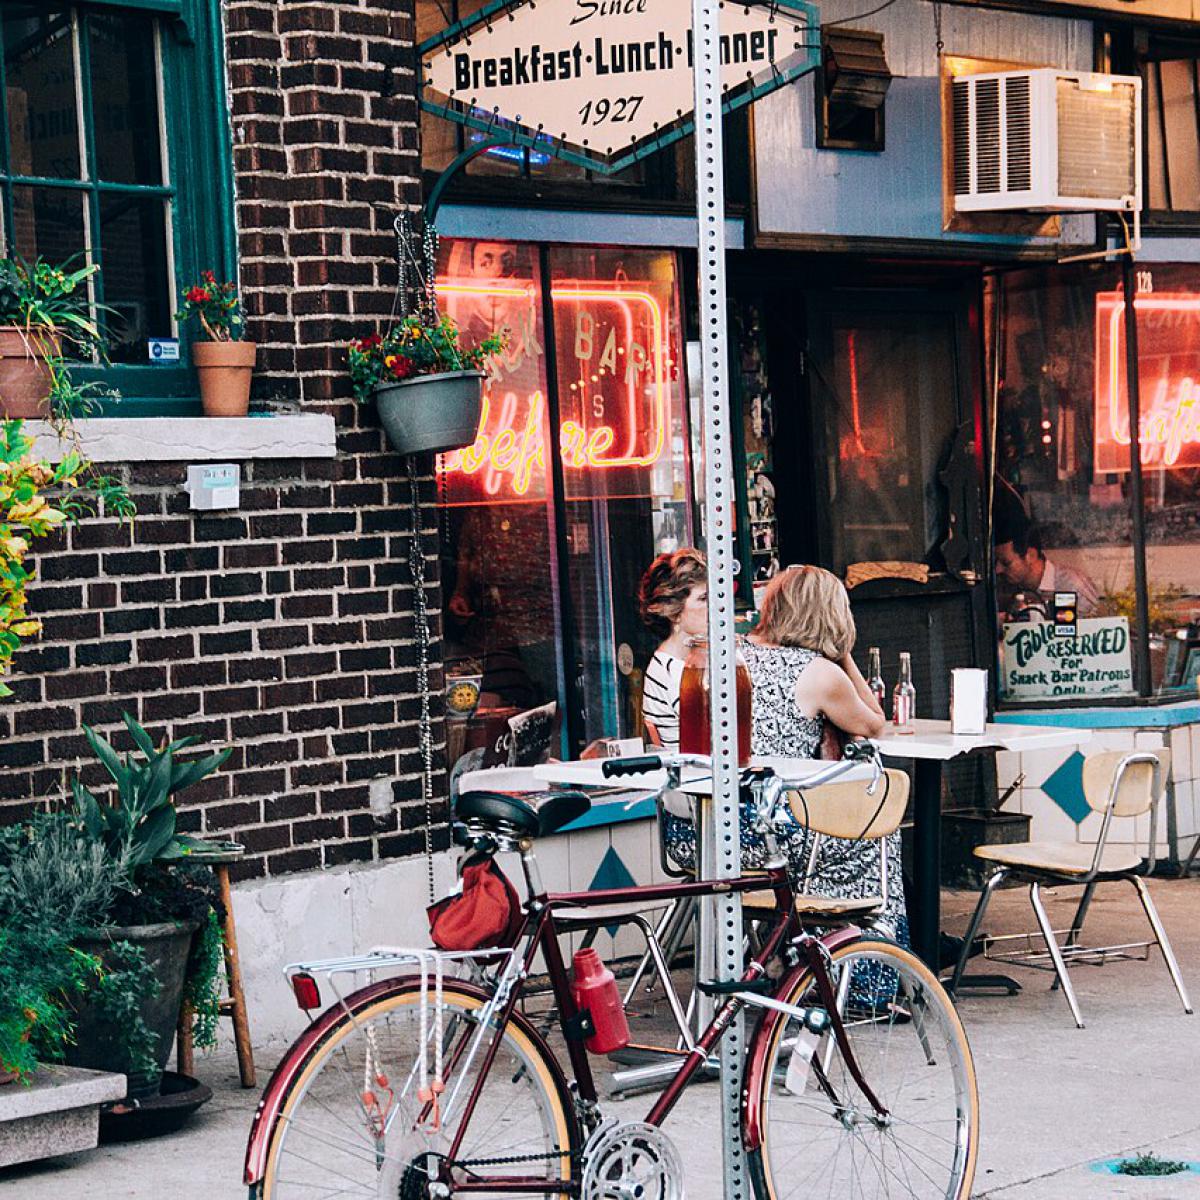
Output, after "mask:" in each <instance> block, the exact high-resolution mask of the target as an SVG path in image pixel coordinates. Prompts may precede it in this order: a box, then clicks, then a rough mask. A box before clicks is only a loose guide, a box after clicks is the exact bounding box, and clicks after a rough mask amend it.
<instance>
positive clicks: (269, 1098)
mask: <svg viewBox="0 0 1200 1200" xmlns="http://www.w3.org/2000/svg"><path fill="white" fill-rule="evenodd" d="M397 985H401V986H410V987H413V988H419V987H420V986H421V978H420V976H419V975H404V976H394V977H392V978H391V979H382V980H380V981H379V982H378V983H372V984H369V985H368V986H367V987H364V988H360V989H359V990H358V991H357V992H352V993H351V994H350V995H349V996H347V997H346V998H345V999H344V1000H341V1001H338V1002H336V1003H334V1004H331V1005H330V1006H329V1008H327V1009H326V1010H325V1011H324V1012H323V1013H322V1014H321V1015H320V1016H319V1017H317V1019H316V1020H315V1021H313V1023H312V1024H311V1025H309V1026H308V1028H307V1029H305V1030H304V1032H303V1033H301V1034H300V1036H299V1037H298V1038H297V1039H296V1040H295V1041H294V1042H293V1043H292V1044H291V1046H290V1047H289V1049H288V1052H287V1053H286V1054H285V1055H284V1056H283V1058H282V1060H281V1061H280V1063H279V1065H278V1066H277V1067H276V1068H275V1070H274V1072H273V1073H272V1075H271V1078H270V1080H269V1081H268V1083H267V1086H266V1088H265V1089H264V1090H263V1094H262V1098H261V1099H260V1100H259V1102H258V1107H257V1108H256V1109H255V1110H254V1120H253V1121H252V1122H251V1125H250V1136H249V1138H248V1140H247V1142H246V1159H245V1165H244V1167H243V1170H242V1180H243V1182H244V1183H245V1184H246V1186H247V1187H250V1188H254V1187H255V1186H257V1185H258V1184H259V1183H261V1182H262V1179H263V1176H264V1175H265V1174H266V1170H267V1150H268V1148H269V1147H270V1144H271V1137H272V1135H273V1134H274V1132H275V1127H276V1125H278V1123H279V1116H280V1113H281V1112H282V1111H283V1105H284V1101H285V1100H286V1099H287V1096H288V1092H289V1091H290V1090H291V1087H292V1084H293V1083H294V1082H295V1079H296V1077H297V1075H298V1074H299V1073H300V1071H301V1070H302V1068H303V1066H304V1063H305V1061H306V1060H307V1058H308V1056H309V1054H310V1053H311V1052H312V1051H313V1049H314V1048H315V1047H316V1046H317V1045H318V1044H319V1043H320V1041H321V1040H322V1039H323V1038H324V1037H325V1036H326V1035H327V1034H328V1033H329V1032H330V1030H332V1029H333V1028H334V1027H335V1026H336V1025H338V1024H339V1023H340V1022H342V1021H344V1020H347V1019H348V1010H349V1011H351V1012H352V1011H354V1010H356V1009H358V1008H360V1007H362V1006H363V1005H364V1004H369V1003H371V1002H372V1001H374V1000H376V999H378V998H379V997H380V996H381V995H385V994H386V993H388V992H391V991H393V990H395V989H396V988H397ZM445 991H446V993H447V994H450V993H451V992H457V993H459V994H460V995H468V996H473V997H474V998H476V999H478V1000H483V1001H486V1000H487V999H489V996H488V993H487V992H485V991H484V990H483V988H481V987H477V986H476V985H475V984H473V983H467V982H465V981H460V980H454V981H453V983H451V982H450V981H447V983H446V987H445ZM512 1023H513V1024H515V1025H519V1026H520V1028H521V1032H522V1033H523V1034H524V1035H525V1036H526V1037H527V1038H529V1040H530V1041H531V1042H532V1043H533V1044H534V1046H535V1047H536V1048H537V1049H538V1050H539V1051H540V1052H541V1053H542V1055H543V1057H544V1059H545V1061H546V1063H547V1065H548V1066H549V1067H550V1069H551V1071H552V1073H553V1076H554V1082H555V1084H556V1085H557V1087H558V1089H559V1094H560V1095H561V1096H562V1098H563V1100H564V1104H565V1107H566V1109H567V1113H568V1120H569V1122H570V1128H571V1137H572V1141H573V1142H574V1143H575V1146H574V1147H573V1148H577V1147H578V1142H579V1130H578V1127H577V1122H576V1120H575V1115H574V1107H573V1105H572V1104H571V1102H570V1096H571V1093H570V1089H569V1088H568V1087H567V1081H566V1077H565V1076H564V1075H563V1073H562V1067H561V1066H560V1065H559V1063H558V1059H557V1058H556V1057H555V1056H554V1053H553V1051H551V1049H550V1047H549V1046H548V1045H547V1044H546V1040H545V1038H543V1037H542V1035H541V1034H540V1033H538V1031H537V1030H536V1029H535V1028H534V1027H533V1026H532V1025H531V1024H530V1023H529V1022H528V1021H527V1020H526V1019H525V1018H524V1017H523V1016H522V1015H521V1014H520V1013H519V1012H514V1013H513V1015H512Z"/></svg>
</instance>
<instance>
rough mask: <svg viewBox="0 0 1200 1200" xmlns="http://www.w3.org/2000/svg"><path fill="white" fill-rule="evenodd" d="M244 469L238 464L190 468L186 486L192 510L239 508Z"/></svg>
mask: <svg viewBox="0 0 1200 1200" xmlns="http://www.w3.org/2000/svg"><path fill="white" fill-rule="evenodd" d="M241 483H242V468H241V467H240V466H238V464H237V463H206V464H204V465H202V466H193V467H188V469H187V483H186V484H185V485H184V489H185V490H186V492H187V494H188V496H189V497H190V498H191V504H190V505H189V507H190V508H193V509H196V510H198V511H200V512H215V511H218V510H220V509H228V508H237V507H238V506H239V505H240V504H241V502H242V498H241Z"/></svg>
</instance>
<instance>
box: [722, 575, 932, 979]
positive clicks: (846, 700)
mask: <svg viewBox="0 0 1200 1200" xmlns="http://www.w3.org/2000/svg"><path fill="white" fill-rule="evenodd" d="M857 636H858V631H857V630H856V628H855V626H854V614H853V613H852V612H851V611H850V597H849V596H848V595H847V594H846V589H845V587H844V585H843V584H842V581H841V580H840V579H838V577H837V576H836V575H833V574H831V573H830V572H829V571H825V570H822V569H821V568H820V567H813V566H797V567H788V568H787V570H785V571H781V572H780V573H779V574H778V575H776V576H775V577H774V578H773V579H772V580H771V582H770V583H769V584H768V585H767V590H766V593H765V594H764V596H763V600H762V611H761V615H760V617H759V621H758V624H757V625H756V626H755V627H754V631H753V632H752V633H751V634H750V636H749V637H748V638H747V639H746V641H745V643H744V645H743V647H742V653H743V655H744V656H745V659H746V665H747V666H748V667H749V668H750V679H751V682H752V684H753V692H752V698H753V702H752V709H751V711H752V714H753V716H752V729H751V737H750V747H751V750H752V751H753V753H755V754H783V755H788V756H790V757H794V758H816V757H817V756H818V752H819V749H820V745H821V739H822V737H823V736H824V734H825V729H826V726H827V725H832V726H834V727H835V728H836V729H838V730H840V731H841V732H842V733H844V734H848V735H849V736H851V737H877V736H878V735H879V734H880V733H882V732H883V730H884V728H885V727H886V725H887V720H886V718H885V717H884V715H883V710H882V709H881V708H880V707H879V703H878V701H877V700H876V699H875V697H874V696H873V695H872V694H871V689H870V688H868V687H867V683H866V680H865V679H863V677H862V672H861V671H860V670H859V669H858V666H857V665H856V664H855V662H854V659H853V658H852V657H851V654H850V652H851V650H853V649H854V641H855V638H856V637H857ZM796 841H798V842H800V843H802V844H803V843H806V841H807V839H806V838H805V835H804V831H803V830H801V829H800V828H799V827H797V831H796V837H795V838H794V839H793V843H795V842H796ZM797 848H798V847H796V846H795V845H794V844H793V847H792V848H791V849H789V852H788V857H789V859H790V860H791V861H792V862H795V861H796V860H795V857H794V854H795V851H796V849H797ZM885 853H886V854H887V856H888V870H887V878H888V896H887V903H886V904H885V906H884V909H883V913H882V917H883V920H884V921H885V922H886V923H887V924H888V925H889V926H890V927H891V929H892V932H893V933H894V934H895V936H896V940H897V941H899V942H900V943H901V944H902V945H908V940H909V939H908V918H907V916H906V914H905V907H904V875H903V872H902V870H901V863H900V834H899V832H896V833H893V834H891V835H890V836H889V837H888V839H887V843H886V846H885ZM879 888H880V878H879V852H878V850H877V849H876V848H875V847H874V846H873V845H872V844H871V843H869V842H864V841H854V840H851V839H845V838H834V837H827V838H823V839H822V841H821V851H820V854H819V855H818V857H817V863H816V868H815V872H814V878H813V883H812V890H813V891H816V892H820V893H821V894H822V895H829V896H838V897H841V898H845V899H857V898H858V897H860V896H877V895H879ZM856 983H861V981H857V980H856Z"/></svg>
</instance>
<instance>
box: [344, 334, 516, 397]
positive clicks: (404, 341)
mask: <svg viewBox="0 0 1200 1200" xmlns="http://www.w3.org/2000/svg"><path fill="white" fill-rule="evenodd" d="M459 339H460V335H459V329H458V326H457V325H456V324H455V323H454V321H453V320H452V319H451V318H450V317H448V316H444V315H439V316H438V317H437V319H436V320H435V321H428V320H426V319H425V318H424V317H422V316H421V315H419V314H417V313H411V314H410V315H409V316H407V317H405V318H404V319H403V320H402V321H400V322H399V323H398V324H396V325H393V326H392V328H391V329H389V330H388V331H387V333H385V334H382V335H380V334H378V333H372V334H369V335H368V336H367V337H364V338H359V339H358V340H357V341H354V342H351V343H350V346H349V349H348V350H347V352H346V361H347V364H348V365H349V369H350V382H351V383H352V384H353V386H354V394H355V396H357V397H358V399H359V400H362V401H365V400H369V399H370V398H371V394H372V393H373V392H374V391H375V389H376V388H377V387H380V386H382V385H384V384H388V383H399V382H402V381H403V380H405V379H413V378H416V377H418V376H421V375H438V374H441V373H442V372H445V371H482V370H484V369H485V368H486V366H487V362H488V359H489V358H491V357H492V356H493V355H494V354H499V353H500V352H501V351H502V350H503V349H504V345H505V339H504V335H503V334H500V333H494V334H491V335H490V336H488V337H485V338H483V339H482V340H481V341H480V342H479V343H478V344H477V345H475V346H470V347H468V346H464V345H463V344H462V343H461V341H460V340H459Z"/></svg>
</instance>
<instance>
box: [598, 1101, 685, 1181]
mask: <svg viewBox="0 0 1200 1200" xmlns="http://www.w3.org/2000/svg"><path fill="white" fill-rule="evenodd" d="M579 1192H580V1197H581V1200H683V1164H682V1163H681V1162H680V1159H679V1151H678V1150H676V1149H675V1144H674V1143H673V1142H672V1141H671V1139H670V1138H669V1137H667V1135H666V1134H665V1133H663V1131H662V1130H661V1129H659V1128H658V1127H657V1126H655V1125H647V1124H645V1123H644V1122H642V1121H626V1122H616V1123H614V1124H607V1125H602V1126H601V1127H600V1128H599V1129H597V1130H596V1132H595V1133H593V1134H592V1136H591V1137H590V1138H589V1139H588V1144H587V1147H586V1148H585V1149H584V1152H583V1182H582V1184H581V1185H580V1189H579Z"/></svg>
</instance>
